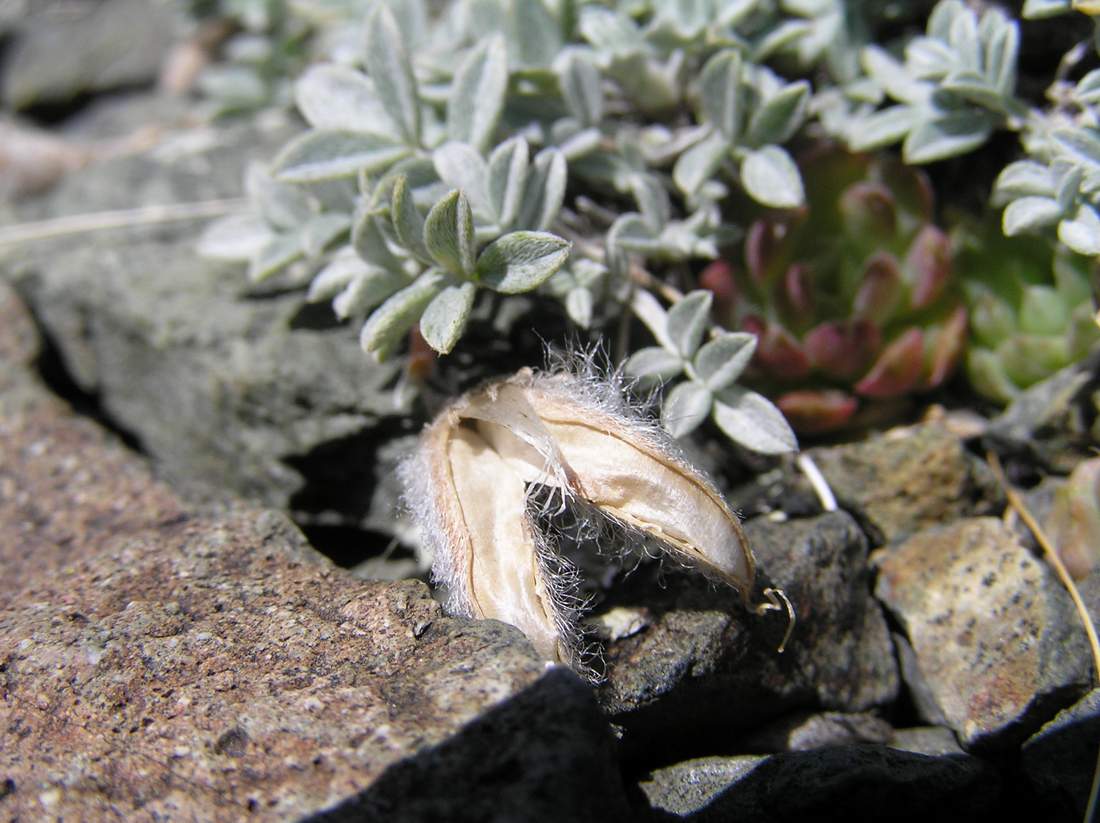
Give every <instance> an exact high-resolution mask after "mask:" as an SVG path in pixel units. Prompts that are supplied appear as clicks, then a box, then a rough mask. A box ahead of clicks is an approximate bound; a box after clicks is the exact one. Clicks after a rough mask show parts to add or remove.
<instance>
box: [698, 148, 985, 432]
mask: <svg viewBox="0 0 1100 823" xmlns="http://www.w3.org/2000/svg"><path fill="white" fill-rule="evenodd" d="M803 176H804V178H805V179H806V180H807V181H809V183H810V189H809V191H808V193H807V201H808V205H807V207H806V208H805V209H802V210H799V211H795V212H786V213H778V214H767V215H765V216H763V217H760V218H758V219H757V220H755V221H754V222H753V223H752V225H750V227H749V230H748V235H747V237H746V240H745V243H744V246H743V249H744V252H743V260H736V261H720V262H718V263H713V264H711V265H710V266H709V267H708V268H707V269H706V270H705V271H704V273H703V274H702V276H701V278H700V281H701V283H702V284H703V285H705V286H708V287H709V288H710V289H711V290H712V291H713V293H714V294H715V302H716V309H717V312H718V316H719V317H720V318H721V320H722V321H723V323H724V324H726V325H727V326H728V327H729V328H733V329H740V330H744V331H748V332H751V333H753V334H756V335H758V336H759V342H758V344H757V345H756V349H755V352H754V356H753V359H752V361H751V366H750V371H749V372H748V374H747V376H748V377H749V379H750V381H752V382H754V383H755V384H756V385H758V386H760V387H762V388H763V389H764V390H765V391H766V392H767V393H768V394H770V395H771V396H772V397H775V398H776V402H777V403H778V405H779V407H780V408H781V409H782V410H783V413H784V414H785V415H786V416H787V418H788V419H789V420H790V421H791V422H792V423H793V424H794V426H795V427H796V428H797V429H799V430H801V431H804V432H813V431H826V430H829V429H833V428H837V427H840V426H843V425H845V424H847V423H849V422H850V421H851V420H852V419H853V417H854V416H855V415H856V413H857V410H859V409H860V408H861V407H864V406H867V405H868V404H874V403H875V402H877V401H883V400H892V399H894V398H898V397H904V396H906V395H909V394H912V393H914V392H919V391H926V390H928V389H931V388H934V387H936V386H938V385H940V384H941V383H942V382H943V381H944V380H945V379H946V378H947V377H948V376H949V375H950V374H951V371H952V369H953V368H954V365H955V363H956V361H957V360H958V359H959V357H960V355H961V353H962V348H963V343H964V339H965V332H966V313H965V309H964V308H963V306H962V305H961V302H960V300H959V297H958V295H957V292H956V290H955V288H954V286H953V280H952V259H951V248H950V242H949V240H948V238H947V236H946V235H945V234H944V232H943V231H941V230H940V229H939V228H937V227H936V226H935V225H934V224H933V223H932V222H931V217H932V192H931V189H930V187H929V185H928V181H927V179H926V178H925V177H924V176H923V175H921V174H920V173H919V172H916V171H914V170H912V169H910V168H908V167H905V166H903V165H901V164H900V163H897V162H894V161H891V160H889V159H885V158H882V157H871V156H867V155H854V154H849V153H847V152H844V151H841V150H838V149H833V148H821V149H818V150H815V151H813V152H811V153H810V154H809V155H808V156H807V157H806V158H805V159H804V160H803Z"/></svg>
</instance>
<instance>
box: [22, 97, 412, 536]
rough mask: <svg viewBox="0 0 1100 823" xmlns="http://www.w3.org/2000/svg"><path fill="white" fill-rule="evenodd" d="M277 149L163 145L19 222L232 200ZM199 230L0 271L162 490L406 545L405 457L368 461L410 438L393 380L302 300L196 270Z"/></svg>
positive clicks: (52, 247)
mask: <svg viewBox="0 0 1100 823" xmlns="http://www.w3.org/2000/svg"><path fill="white" fill-rule="evenodd" d="M133 105H135V106H136V105H140V101H135V102H134V104H133ZM283 137H285V131H283V130H279V129H276V130H275V131H274V132H270V133H269V132H264V131H261V130H258V129H257V128H251V127H240V126H238V127H232V128H228V129H226V130H224V131H221V132H218V133H217V136H216V139H213V140H207V139H205V138H204V139H203V140H201V141H200V144H201V145H202V146H203V148H201V150H198V151H196V152H192V153H187V152H183V153H173V152H167V151H165V150H163V149H164V147H162V150H159V151H158V152H155V153H152V154H149V155H146V156H141V157H132V158H127V159H124V160H117V161H111V162H107V163H104V164H102V165H99V166H97V167H95V168H92V169H88V170H86V171H84V172H82V173H80V174H76V175H72V176H70V177H68V178H66V179H65V180H64V181H63V183H62V184H61V185H60V186H59V187H58V188H57V189H56V190H55V191H54V192H52V193H51V194H50V195H49V196H48V197H46V198H42V199H41V200H39V201H37V202H35V203H33V204H31V205H29V206H28V211H30V212H31V213H33V214H35V215H38V214H42V213H51V212H55V213H71V212H95V211H100V210H103V209H109V208H120V207H131V208H132V207H138V206H142V205H147V204H152V203H159V204H163V203H173V202H192V201H200V200H210V199H217V198H221V197H226V196H235V195H238V194H239V193H240V185H241V182H240V178H241V174H242V171H241V170H242V168H243V167H244V165H245V162H246V158H249V157H253V156H262V155H263V154H264V146H265V145H269V146H275V145H278V144H279V143H280V142H281V140H282V138H283ZM183 140H184V135H179V136H177V138H176V142H177V143H180V142H182V141H183ZM199 228H200V226H196V224H195V223H185V224H182V225H180V224H171V225H165V226H161V227H158V228H156V229H152V230H150V229H145V230H143V231H139V230H136V229H135V230H132V231H126V232H114V233H96V234H92V235H83V236H80V237H78V238H71V239H67V240H62V241H59V242H56V243H50V244H48V245H43V246H38V247H35V248H33V249H26V250H23V251H21V252H20V253H19V256H18V257H17V258H16V259H15V260H12V261H9V262H8V264H7V266H6V267H5V268H6V269H7V272H8V274H9V275H10V276H13V277H14V278H15V282H16V283H17V285H18V288H19V290H20V291H21V293H22V294H23V295H24V296H25V297H26V298H27V300H28V301H29V302H30V303H31V305H32V307H33V308H34V311H35V313H36V315H37V317H38V319H39V320H40V321H41V323H42V324H43V326H44V327H45V329H46V330H47V331H48V333H49V335H50V337H51V339H52V341H53V342H54V344H55V345H56V347H57V349H58V350H59V352H60V355H61V357H62V359H63V361H64V363H65V365H66V367H67V369H68V371H69V372H70V373H71V375H72V376H73V378H74V379H75V381H76V382H77V383H78V384H79V386H80V387H81V388H82V389H83V390H84V391H86V392H88V393H90V394H93V395H95V396H96V397H97V398H98V400H99V402H100V403H101V404H102V406H103V408H104V410H105V411H106V413H107V414H108V415H109V416H110V418H111V419H112V421H113V422H114V423H115V424H116V425H118V426H119V427H120V428H122V429H123V430H125V431H127V432H129V433H130V434H132V435H133V436H134V437H135V438H136V439H137V441H138V442H139V443H140V444H141V447H142V448H143V449H144V450H145V451H146V452H147V453H149V454H150V455H151V457H152V458H153V460H154V461H155V463H156V465H157V468H158V471H159V472H160V473H161V476H163V477H164V478H165V479H167V480H169V481H170V482H172V483H173V484H175V485H176V486H177V487H179V488H186V489H187V490H188V491H189V493H192V494H194V495H196V496H199V497H204V496H205V497H214V498H216V497H217V496H219V495H220V494H222V493H223V492H224V491H227V490H228V491H231V492H233V493H236V494H239V495H243V496H245V497H247V498H249V499H251V500H253V501H255V502H258V503H260V504H263V505H266V506H271V507H275V508H279V509H282V510H290V511H294V512H295V513H296V515H297V514H300V515H301V517H300V522H305V523H312V522H317V523H322V524H324V525H341V526H353V527H363V528H367V529H370V530H372V531H374V532H377V533H380V534H382V535H384V536H392V535H397V536H402V537H403V536H405V533H406V531H407V528H405V527H403V525H402V521H401V520H399V519H398V518H397V517H396V515H395V513H394V509H393V501H394V498H395V489H394V488H393V486H394V481H393V468H394V464H395V462H396V460H397V459H399V457H400V450H399V449H390V451H388V452H385V453H381V452H379V449H380V447H383V446H384V445H385V444H386V443H387V441H389V440H391V439H393V438H395V437H398V436H400V435H402V434H407V433H410V426H411V424H410V423H409V421H408V420H407V419H406V418H405V417H402V416H398V415H397V414H396V410H395V409H393V407H392V403H391V401H390V400H389V393H388V392H387V391H386V390H385V388H384V386H385V385H386V384H387V382H388V381H390V380H391V379H393V377H394V375H395V370H396V368H397V367H396V366H395V365H392V364H387V365H385V366H379V365H377V364H375V363H374V362H373V360H372V359H371V358H368V357H367V356H365V355H364V354H363V352H362V350H361V349H360V347H359V345H358V341H357V339H356V335H357V330H356V329H355V328H353V327H352V326H351V325H347V324H337V323H336V322H335V319H334V318H333V317H332V314H331V310H330V309H329V307H328V306H318V307H315V309H314V310H311V311H310V312H308V313H307V312H305V311H304V308H303V305H304V298H303V295H302V293H301V292H300V291H290V292H286V291H277V290H276V291H268V292H266V293H263V294H256V293H250V292H249V290H248V286H247V283H246V279H245V276H244V273H243V272H242V271H238V270H235V269H224V268H218V267H216V266H212V265H210V264H209V263H208V262H206V261H202V260H200V259H198V258H197V256H196V253H195V243H196V238H197V234H198V231H199ZM391 452H392V453H391ZM375 489H378V490H380V491H381V492H382V493H383V497H382V498H381V499H376V496H375V494H374V490H375ZM376 548H377V549H378V550H380V549H381V548H382V546H378V547H376Z"/></svg>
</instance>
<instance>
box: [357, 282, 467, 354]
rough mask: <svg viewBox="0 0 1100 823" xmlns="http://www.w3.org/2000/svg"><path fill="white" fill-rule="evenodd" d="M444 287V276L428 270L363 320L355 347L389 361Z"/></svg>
mask: <svg viewBox="0 0 1100 823" xmlns="http://www.w3.org/2000/svg"><path fill="white" fill-rule="evenodd" d="M446 285H447V278H446V276H445V275H443V274H441V273H440V272H438V271H436V270H434V269H429V270H428V271H426V272H424V274H422V275H420V277H418V278H417V279H416V280H415V281H414V282H413V283H412V284H411V285H408V286H406V287H405V288H403V289H401V291H399V292H397V293H396V294H394V295H392V296H391V297H390V298H389V299H387V300H386V302H385V303H383V304H382V305H381V306H379V307H378V308H377V309H375V310H374V312H373V313H372V314H371V316H370V317H369V318H367V322H366V324H365V325H364V326H363V330H362V332H360V334H359V343H360V345H361V346H362V347H363V349H364V351H367V352H370V353H372V354H374V356H375V357H376V358H377V359H378V360H385V359H386V358H387V357H389V355H390V354H391V353H392V352H393V350H394V349H395V348H396V347H397V345H398V344H399V343H400V342H401V339H402V338H403V337H404V336H405V333H406V332H408V330H409V329H411V328H412V327H413V326H414V325H415V324H416V321H417V320H419V319H420V315H421V314H423V313H424V309H425V307H426V306H427V305H428V303H430V302H431V301H432V298H434V297H435V296H436V295H437V294H439V292H441V291H442V290H443V289H444V288H445V287H446Z"/></svg>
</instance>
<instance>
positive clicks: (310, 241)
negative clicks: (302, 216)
mask: <svg viewBox="0 0 1100 823" xmlns="http://www.w3.org/2000/svg"><path fill="white" fill-rule="evenodd" d="M350 228H351V218H350V217H348V215H346V214H335V213H333V212H322V213H321V214H317V215H314V216H313V217H312V218H310V220H309V221H308V222H307V223H306V224H305V226H303V227H302V250H303V251H305V253H306V256H307V257H319V256H320V255H321V253H322V252H324V251H325V250H326V249H327V248H328V247H329V246H330V245H332V244H333V243H334V242H335V241H336V240H337V239H339V238H340V237H341V236H342V235H345V234H347V232H348V230H349V229H350Z"/></svg>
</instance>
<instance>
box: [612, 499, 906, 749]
mask: <svg viewBox="0 0 1100 823" xmlns="http://www.w3.org/2000/svg"><path fill="white" fill-rule="evenodd" d="M745 526H746V531H747V534H748V536H749V540H750V542H751V543H752V545H753V547H754V549H755V551H756V555H757V560H758V561H759V568H760V571H761V578H763V579H765V580H769V581H770V582H771V583H772V584H774V585H778V586H780V587H782V588H783V589H784V590H785V591H786V593H787V595H788V596H789V597H790V599H791V601H792V603H793V604H794V607H795V610H796V612H797V614H798V622H797V626H796V628H795V631H794V635H793V636H792V638H791V640H790V643H789V644H788V647H787V650H786V651H785V652H784V653H783V654H778V653H777V652H776V648H777V646H778V645H779V642H780V640H781V639H782V636H783V632H784V628H785V625H786V620H785V617H784V616H783V615H782V614H781V613H770V614H769V615H767V616H766V617H763V618H758V617H754V616H751V615H747V614H746V613H745V611H744V610H743V609H742V608H741V607H740V601H739V598H738V597H737V595H736V593H734V592H733V591H731V590H729V589H727V588H725V587H716V586H712V585H710V584H708V583H707V582H706V581H702V580H700V579H699V578H698V577H697V576H694V575H690V574H677V575H675V576H673V575H669V580H668V581H667V585H666V587H665V588H663V589H658V588H656V587H649V586H645V585H640V584H641V583H643V582H644V581H641V580H639V578H640V577H643V576H644V575H643V573H642V572H639V573H637V574H635V575H634V577H633V578H632V580H633V581H635V582H634V585H635V588H634V589H633V590H631V591H630V592H629V593H628V594H626V595H624V598H625V599H626V600H627V601H630V602H627V603H621V604H617V605H623V606H634V607H645V608H646V609H647V610H648V612H647V613H648V614H649V619H650V622H651V625H649V626H648V627H646V628H644V630H642V631H639V632H636V633H633V634H630V635H629V636H626V637H623V638H622V639H620V640H618V641H615V642H612V643H611V644H610V645H609V646H608V648H607V666H606V672H607V680H606V682H605V683H604V684H603V686H602V687H601V690H600V696H601V701H602V702H603V704H604V705H605V707H606V708H607V710H608V711H609V712H610V713H611V715H612V716H613V718H614V721H615V723H617V724H619V725H622V726H623V727H624V729H625V733H624V737H623V744H624V747H625V749H626V751H627V754H628V756H629V757H631V758H639V759H642V760H645V762H648V763H652V757H653V756H654V752H658V751H659V752H660V753H661V754H660V756H661V757H668V758H670V759H671V758H675V757H676V756H677V754H679V753H683V752H695V753H698V752H700V751H706V750H708V749H709V750H710V751H719V750H722V748H725V749H726V750H727V751H728V750H729V748H730V746H733V745H736V742H735V741H736V740H737V739H738V737H739V736H740V737H742V738H743V736H744V733H745V731H746V730H748V729H751V728H755V727H759V726H761V725H763V724H765V723H767V722H769V721H770V720H773V719H774V718H776V717H778V716H780V715H781V714H783V713H784V712H786V711H790V710H794V709H811V710H812V709H828V710H833V711H840V712H860V711H865V710H867V709H869V708H871V707H873V706H876V705H882V704H885V703H889V702H890V701H892V700H893V699H894V697H895V696H896V694H897V690H898V683H899V680H898V673H897V668H896V664H895V662H894V657H893V650H892V648H891V644H890V637H889V633H888V630H887V628H886V623H885V621H884V619H883V616H882V613H881V611H880V609H879V607H878V605H877V604H876V603H875V601H874V600H873V598H871V597H870V594H869V588H870V580H869V572H868V568H867V541H866V538H865V537H864V536H863V533H862V532H861V531H860V530H859V528H858V526H857V525H856V524H855V522H854V521H853V520H852V518H851V517H850V516H849V515H847V514H845V513H843V512H834V513H831V514H825V515H821V516H819V517H815V518H810V519H806V520H792V521H788V522H773V521H771V520H769V519H767V518H757V519H756V520H752V521H749V522H748V523H746V524H745ZM628 582H630V581H628ZM759 587H760V586H758V588H759ZM646 758H649V759H648V760H646ZM664 762H669V761H668V760H665V761H664Z"/></svg>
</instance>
